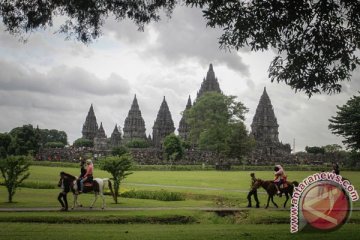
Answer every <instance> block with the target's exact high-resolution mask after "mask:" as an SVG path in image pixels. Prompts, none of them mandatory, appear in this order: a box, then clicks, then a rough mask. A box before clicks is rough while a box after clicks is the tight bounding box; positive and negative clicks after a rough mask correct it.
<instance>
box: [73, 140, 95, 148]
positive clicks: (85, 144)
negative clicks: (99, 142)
mask: <svg viewBox="0 0 360 240" xmlns="http://www.w3.org/2000/svg"><path fill="white" fill-rule="evenodd" d="M73 145H74V146H75V147H94V142H93V141H91V140H89V139H85V138H78V139H76V140H75V141H74V144H73Z"/></svg>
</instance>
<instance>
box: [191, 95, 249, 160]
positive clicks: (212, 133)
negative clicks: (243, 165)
mask: <svg viewBox="0 0 360 240" xmlns="http://www.w3.org/2000/svg"><path fill="white" fill-rule="evenodd" d="M235 98H236V97H234V96H225V95H223V94H220V93H215V92H210V93H206V94H204V95H203V96H202V97H200V98H199V99H198V100H197V101H196V103H195V104H194V106H193V107H192V108H190V109H188V110H186V111H185V116H186V121H187V123H188V124H189V126H190V139H191V141H192V144H193V145H195V146H199V147H200V149H203V150H209V151H213V152H216V153H217V154H219V155H224V156H227V157H236V158H241V157H242V156H243V155H245V154H246V153H247V152H248V151H250V150H251V147H250V146H251V143H250V142H251V141H252V140H251V139H250V138H249V136H248V134H247V131H246V128H245V125H244V123H243V121H244V119H245V116H244V115H245V113H246V112H247V111H248V110H247V108H246V107H245V106H244V105H243V104H242V103H241V102H237V101H235ZM241 146H243V147H241ZM245 146H248V147H249V148H246V147H245Z"/></svg>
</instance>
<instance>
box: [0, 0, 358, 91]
mask: <svg viewBox="0 0 360 240" xmlns="http://www.w3.org/2000/svg"><path fill="white" fill-rule="evenodd" d="M176 4H181V5H186V6H190V7H198V8H201V9H202V10H203V13H204V15H203V16H204V18H205V19H206V21H207V25H208V26H210V27H218V28H221V29H222V30H223V34H222V36H221V37H220V39H219V42H220V45H221V46H222V47H224V48H234V49H236V50H237V49H240V48H242V47H246V46H248V47H250V49H251V50H252V51H263V50H268V49H275V50H276V51H277V56H276V57H275V58H274V59H273V61H272V63H271V65H270V68H269V76H270V78H271V80H272V81H278V82H285V83H286V84H288V85H290V86H291V87H292V88H293V89H295V91H302V90H303V91H305V92H306V93H307V94H308V95H309V96H311V95H312V94H314V93H319V92H327V93H333V92H339V91H340V90H341V84H340V83H341V81H344V80H350V78H351V73H352V71H354V69H355V68H356V67H357V65H359V63H360V60H359V57H358V55H357V54H356V53H357V51H358V50H359V48H360V47H359V46H360V45H359V41H360V40H359V39H360V24H359V22H360V10H359V9H360V3H359V1H356V0H353V1H344V0H340V1H334V0H332V1H318V0H303V1H284V0H271V1H270V0H263V1H258V0H226V1H219V0H183V1H176V0H154V1H145V0H139V1H129V0H127V1H118V0H97V1H58V0H48V1H20V0H14V1H9V0H6V1H0V16H1V19H2V21H3V23H4V25H5V30H6V31H8V32H10V33H12V34H17V35H22V34H23V33H31V32H33V31H34V30H35V29H43V28H47V27H50V26H52V25H53V20H54V18H55V17H57V16H61V17H62V19H66V21H64V22H63V24H62V25H61V26H60V29H59V31H58V32H59V33H61V34H65V36H67V37H75V38H76V39H78V40H79V41H82V42H84V43H88V42H91V40H92V39H96V38H98V37H99V36H100V35H101V33H102V31H101V28H102V26H103V24H104V22H105V19H106V18H108V17H109V16H114V17H115V19H116V20H117V21H121V20H123V19H125V18H127V19H130V20H132V21H134V22H135V23H136V24H137V25H138V27H139V29H143V27H144V25H145V24H147V23H149V22H151V21H158V20H159V19H160V10H165V11H166V13H167V15H168V16H169V15H170V14H171V12H172V10H173V9H174V8H175V6H176Z"/></svg>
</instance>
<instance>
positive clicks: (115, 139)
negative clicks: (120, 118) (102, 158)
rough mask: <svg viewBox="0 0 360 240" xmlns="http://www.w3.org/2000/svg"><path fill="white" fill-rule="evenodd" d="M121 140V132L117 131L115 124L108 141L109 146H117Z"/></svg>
mask: <svg viewBox="0 0 360 240" xmlns="http://www.w3.org/2000/svg"><path fill="white" fill-rule="evenodd" d="M121 140H122V137H121V132H120V131H119V128H118V126H117V125H116V124H115V128H114V131H113V132H112V134H111V137H110V141H109V145H110V148H116V147H119V146H120V145H121Z"/></svg>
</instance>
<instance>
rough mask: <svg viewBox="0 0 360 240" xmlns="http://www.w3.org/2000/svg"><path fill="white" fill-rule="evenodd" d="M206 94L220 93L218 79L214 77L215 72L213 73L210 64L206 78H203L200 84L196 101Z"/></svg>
mask: <svg viewBox="0 0 360 240" xmlns="http://www.w3.org/2000/svg"><path fill="white" fill-rule="evenodd" d="M206 92H218V93H222V92H221V89H220V85H219V82H218V79H217V78H216V77H215V72H214V69H213V65H212V64H210V66H209V70H208V72H207V74H206V78H204V80H203V82H202V83H201V87H200V90H199V91H198V93H197V97H196V99H198V98H199V97H201V96H202V95H203V94H204V93H206Z"/></svg>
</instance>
